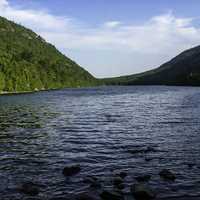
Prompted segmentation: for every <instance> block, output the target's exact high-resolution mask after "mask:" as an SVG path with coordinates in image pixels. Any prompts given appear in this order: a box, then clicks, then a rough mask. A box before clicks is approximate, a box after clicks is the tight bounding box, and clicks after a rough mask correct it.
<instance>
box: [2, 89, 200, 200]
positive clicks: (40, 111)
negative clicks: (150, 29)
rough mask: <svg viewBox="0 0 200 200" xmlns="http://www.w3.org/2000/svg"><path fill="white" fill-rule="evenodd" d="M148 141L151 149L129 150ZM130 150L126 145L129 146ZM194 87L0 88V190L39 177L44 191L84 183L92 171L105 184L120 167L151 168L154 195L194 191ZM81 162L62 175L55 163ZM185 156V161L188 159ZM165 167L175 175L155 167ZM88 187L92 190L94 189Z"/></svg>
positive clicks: (199, 109)
mask: <svg viewBox="0 0 200 200" xmlns="http://www.w3.org/2000/svg"><path fill="white" fill-rule="evenodd" d="M148 147H151V148H153V149H154V150H155V151H149V152H145V153H144V152H143V153H142V152H141V153H140V152H138V153H133V151H135V150H136V149H141V148H148ZM131 152H132V153H131ZM199 159H200V88H194V87H156V86H155V87H144V86H138V87H100V88H92V89H72V90H71V89H68V90H62V91H51V92H41V93H35V94H26V95H16V96H0V196H1V198H2V199H23V198H25V197H26V195H24V194H21V193H19V192H18V190H17V189H16V188H17V187H19V185H21V184H22V183H23V182H27V181H32V182H34V183H37V184H39V186H40V189H41V192H40V194H39V197H42V198H43V199H45V198H49V197H52V196H55V197H56V196H60V195H68V194H77V193H79V192H82V191H88V190H91V188H89V186H88V185H87V184H86V183H84V182H83V180H84V179H85V178H86V177H88V176H96V177H98V178H99V180H100V182H101V184H102V185H103V187H104V188H108V189H112V178H113V176H114V174H116V173H118V172H120V171H125V172H127V173H128V176H127V178H126V179H125V184H126V187H125V189H124V191H123V192H124V193H125V194H126V195H127V199H131V197H130V198H129V187H130V185H131V184H133V183H135V182H136V181H135V179H134V177H136V176H138V175H143V174H150V175H152V178H151V180H150V182H149V184H150V185H151V186H152V187H153V188H154V189H155V190H156V192H157V194H158V198H162V197H172V196H184V195H193V196H199V195H200V160H199ZM71 164H80V165H81V173H80V174H78V175H76V176H74V177H72V178H69V179H66V178H65V177H64V176H63V175H62V169H63V168H64V167H65V166H67V165H71ZM188 164H191V165H192V167H191V166H190V167H189V166H188ZM163 168H168V169H171V170H172V171H173V172H174V173H175V174H176V176H177V179H176V180H175V182H167V181H164V180H162V179H161V178H160V177H159V175H158V173H159V172H160V170H162V169H163ZM93 190H97V191H94V192H97V193H98V192H99V191H98V189H93ZM1 198H0V199H1Z"/></svg>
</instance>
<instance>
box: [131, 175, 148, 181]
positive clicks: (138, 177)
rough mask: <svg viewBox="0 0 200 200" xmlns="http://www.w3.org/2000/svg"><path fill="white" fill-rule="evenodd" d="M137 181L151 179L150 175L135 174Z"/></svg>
mask: <svg viewBox="0 0 200 200" xmlns="http://www.w3.org/2000/svg"><path fill="white" fill-rule="evenodd" d="M135 179H136V180H137V181H138V182H148V181H149V180H150V179H151V175H142V176H137V177H136V178H135Z"/></svg>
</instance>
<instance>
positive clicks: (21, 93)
mask: <svg viewBox="0 0 200 200" xmlns="http://www.w3.org/2000/svg"><path fill="white" fill-rule="evenodd" d="M133 86H136V87H138V86H139V87H179V88H182V87H187V88H190V87H192V88H198V87H200V86H194V85H99V86H88V87H66V88H57V89H41V90H34V91H19V92H17V91H15V92H8V91H0V96H12V95H23V94H34V93H38V92H50V91H58V90H66V89H86V88H94V87H133Z"/></svg>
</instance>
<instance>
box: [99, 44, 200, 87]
mask: <svg viewBox="0 0 200 200" xmlns="http://www.w3.org/2000/svg"><path fill="white" fill-rule="evenodd" d="M103 82H104V83H105V84H107V85H191V86H200V46H197V47H195V48H192V49H189V50H186V51H184V52H183V53H181V54H180V55H178V56H176V57H175V58H173V59H172V60H171V61H169V62H167V63H165V64H163V65H161V66H160V67H159V68H157V69H154V70H150V71H147V72H144V73H140V74H135V75H130V76H122V77H117V78H108V79H104V80H103Z"/></svg>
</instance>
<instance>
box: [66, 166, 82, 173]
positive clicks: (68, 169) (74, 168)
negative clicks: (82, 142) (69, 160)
mask: <svg viewBox="0 0 200 200" xmlns="http://www.w3.org/2000/svg"><path fill="white" fill-rule="evenodd" d="M80 171H81V167H80V165H72V166H67V167H65V168H64V169H63V175H64V176H73V175H76V174H78V173H79V172H80Z"/></svg>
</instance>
